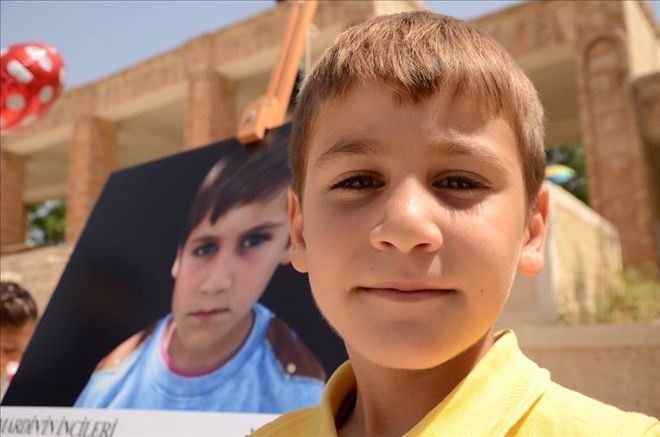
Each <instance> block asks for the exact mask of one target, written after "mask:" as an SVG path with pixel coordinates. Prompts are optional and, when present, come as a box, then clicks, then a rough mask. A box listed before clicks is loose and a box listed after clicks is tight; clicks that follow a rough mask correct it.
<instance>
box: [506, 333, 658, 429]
mask: <svg viewBox="0 0 660 437" xmlns="http://www.w3.org/2000/svg"><path fill="white" fill-rule="evenodd" d="M516 334H517V336H518V340H519V342H520V346H521V348H522V350H523V351H524V352H525V354H526V355H527V356H528V357H530V358H531V359H532V360H534V361H536V363H537V364H539V365H540V366H541V367H545V368H546V369H548V370H550V372H551V373H552V379H553V380H554V381H555V382H557V383H559V384H561V385H563V386H564V387H567V388H570V389H572V390H576V391H579V392H581V393H584V394H586V395H588V396H591V397H593V398H595V399H598V400H600V401H602V402H606V403H609V404H612V405H615V406H617V407H619V408H621V409H624V410H629V411H639V412H642V413H645V414H649V415H652V416H654V417H660V366H658V363H660V325H655V326H652V325H647V326H637V325H630V326H613V325H600V326H571V327H550V326H544V327H531V326H530V327H524V328H520V329H518V330H516Z"/></svg>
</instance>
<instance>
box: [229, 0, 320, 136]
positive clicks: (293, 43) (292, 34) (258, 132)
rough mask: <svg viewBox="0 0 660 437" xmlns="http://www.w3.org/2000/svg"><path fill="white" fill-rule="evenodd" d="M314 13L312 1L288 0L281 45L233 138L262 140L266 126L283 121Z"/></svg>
mask: <svg viewBox="0 0 660 437" xmlns="http://www.w3.org/2000/svg"><path fill="white" fill-rule="evenodd" d="M315 12H316V0H306V1H295V2H292V4H291V11H290V13H289V22H288V24H287V27H286V31H285V32H284V38H283V39H282V47H281V49H280V54H279V57H278V59H277V63H276V64H275V68H274V69H273V72H272V74H271V76H270V82H269V83H268V89H267V91H266V94H265V95H263V96H261V97H259V98H258V99H256V100H254V101H252V102H250V103H249V104H248V105H247V107H246V108H245V110H244V111H243V116H242V117H241V122H240V124H239V125H238V132H237V134H236V137H237V139H238V141H239V142H241V143H242V144H249V143H252V142H255V141H259V140H262V139H263V138H264V135H265V134H266V129H271V128H274V127H277V126H280V125H281V124H283V123H284V117H285V116H286V111H287V108H288V106H289V100H290V99H291V92H292V91H293V85H294V84H295V81H296V73H297V72H298V65H300V59H301V57H302V53H303V50H304V48H305V40H306V37H307V32H308V31H309V28H310V26H311V24H312V19H313V18H314V13H315Z"/></svg>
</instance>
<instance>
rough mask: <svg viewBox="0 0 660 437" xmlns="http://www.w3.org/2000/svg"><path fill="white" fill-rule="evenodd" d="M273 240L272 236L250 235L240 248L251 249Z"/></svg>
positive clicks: (241, 243)
mask: <svg viewBox="0 0 660 437" xmlns="http://www.w3.org/2000/svg"><path fill="white" fill-rule="evenodd" d="M271 238H272V236H271V235H270V234H254V235H248V236H247V237H245V238H243V240H241V242H240V247H241V249H249V248H252V247H257V246H260V245H261V244H263V243H265V242H266V241H268V240H270V239H271Z"/></svg>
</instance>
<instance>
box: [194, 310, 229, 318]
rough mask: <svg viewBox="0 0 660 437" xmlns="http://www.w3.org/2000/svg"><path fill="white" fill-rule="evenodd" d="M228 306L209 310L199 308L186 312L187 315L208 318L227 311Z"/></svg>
mask: <svg viewBox="0 0 660 437" xmlns="http://www.w3.org/2000/svg"><path fill="white" fill-rule="evenodd" d="M228 312H229V308H213V309H210V310H199V311H192V312H190V313H188V315H189V316H191V317H194V318H199V319H210V318H213V317H215V316H219V315H221V314H224V313H228Z"/></svg>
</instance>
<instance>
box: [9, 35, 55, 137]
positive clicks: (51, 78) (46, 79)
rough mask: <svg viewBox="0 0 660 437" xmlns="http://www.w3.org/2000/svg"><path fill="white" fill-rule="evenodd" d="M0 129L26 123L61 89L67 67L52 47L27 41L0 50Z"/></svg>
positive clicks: (26, 124) (14, 127)
mask: <svg viewBox="0 0 660 437" xmlns="http://www.w3.org/2000/svg"><path fill="white" fill-rule="evenodd" d="M0 55H1V56H0V80H1V82H0V91H1V92H0V103H1V112H0V131H2V132H3V133H4V132H8V131H11V130H14V129H17V128H19V127H22V126H29V125H31V124H32V123H34V122H35V120H36V119H37V118H38V117H39V116H40V115H42V114H43V113H44V112H46V111H47V110H48V108H50V107H51V105H52V104H53V102H54V101H55V100H56V99H57V97H58V96H59V95H60V93H61V92H62V88H63V87H64V81H65V75H66V70H65V68H64V63H63V62H62V58H61V57H60V54H59V53H58V52H57V50H55V49H54V48H53V47H51V46H49V45H47V44H44V43H40V42H30V43H21V44H15V45H13V46H10V47H8V48H3V49H2V52H1V53H0Z"/></svg>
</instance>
